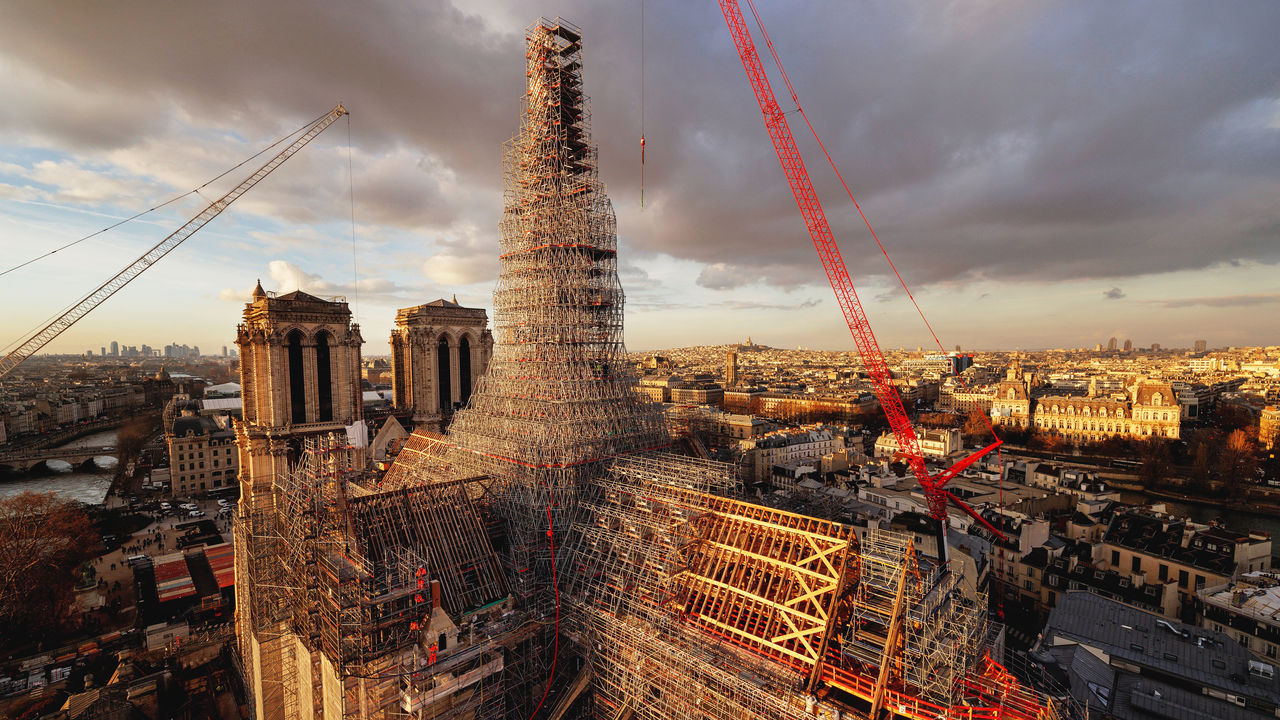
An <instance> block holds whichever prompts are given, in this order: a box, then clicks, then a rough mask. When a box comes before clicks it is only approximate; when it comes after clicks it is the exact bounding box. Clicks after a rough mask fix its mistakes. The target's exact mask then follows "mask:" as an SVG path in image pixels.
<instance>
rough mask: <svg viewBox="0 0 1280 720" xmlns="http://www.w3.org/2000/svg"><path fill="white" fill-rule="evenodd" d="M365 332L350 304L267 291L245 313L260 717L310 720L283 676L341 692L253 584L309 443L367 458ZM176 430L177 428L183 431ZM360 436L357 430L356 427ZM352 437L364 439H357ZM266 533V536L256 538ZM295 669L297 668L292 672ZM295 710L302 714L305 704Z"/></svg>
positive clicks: (241, 542) (240, 632)
mask: <svg viewBox="0 0 1280 720" xmlns="http://www.w3.org/2000/svg"><path fill="white" fill-rule="evenodd" d="M363 342H364V341H363V339H362V338H361V337H360V327H359V325H356V324H355V323H353V322H351V311H350V310H349V309H348V307H347V304H346V302H343V301H329V300H323V299H321V298H318V297H315V296H313V295H308V294H307V293H304V292H301V291H296V292H292V293H289V294H287V295H280V296H275V295H268V294H267V293H266V292H265V291H263V289H262V285H261V284H259V285H258V286H257V287H256V288H255V289H254V293H253V301H252V302H250V303H249V304H248V305H246V306H245V310H244V322H243V323H242V324H241V325H240V326H239V328H238V331H237V334H236V345H237V346H238V347H239V350H240V357H241V358H242V361H241V363H240V386H241V398H242V402H243V418H244V419H243V421H242V422H240V423H238V424H237V425H236V444H237V445H238V447H239V468H240V503H239V506H238V508H237V516H236V523H235V525H236V545H235V547H236V577H237V578H243V579H246V580H250V581H248V582H239V581H238V582H236V608H237V612H236V640H237V644H238V647H239V652H240V657H241V659H242V661H243V663H244V670H245V678H244V679H245V683H246V685H247V686H248V688H247V689H248V690H249V693H250V696H251V697H252V702H253V705H254V710H253V716H254V717H258V718H263V717H300V716H302V715H300V714H295V713H294V712H291V711H288V710H285V711H284V712H283V714H281V712H280V709H281V708H288V707H289V706H290V702H291V701H290V699H289V698H288V697H285V695H286V693H285V689H284V688H285V687H286V685H285V683H283V682H282V681H281V679H280V678H281V676H282V675H287V674H290V673H295V674H297V675H299V676H301V675H304V674H305V675H306V676H307V678H308V682H306V683H302V686H304V687H313V688H314V687H326V686H334V685H336V686H337V687H338V688H339V689H340V688H341V685H340V683H338V681H337V678H336V676H333V672H332V667H331V666H329V667H326V666H325V664H324V662H322V661H321V662H317V663H314V664H313V663H312V662H310V660H305V658H308V657H310V655H309V651H308V649H307V647H306V646H305V643H304V642H303V639H302V638H300V637H298V636H297V635H296V634H294V633H292V632H290V631H289V630H288V628H287V627H286V626H285V625H284V623H283V622H280V623H276V624H271V623H265V624H264V623H262V622H259V621H256V620H255V619H254V616H255V614H256V615H257V616H258V618H261V613H254V612H253V611H252V610H253V609H254V604H255V602H257V603H258V604H259V605H261V604H262V602H261V599H259V598H254V597H253V596H252V593H253V591H252V588H253V587H254V582H253V580H258V581H261V579H260V578H257V577H256V576H257V575H260V574H261V572H262V570H261V568H259V567H258V566H257V563H256V558H258V557H263V556H265V555H267V553H268V551H267V550H266V549H265V545H267V544H270V542H271V540H270V538H269V535H268V533H266V532H265V531H264V529H263V527H262V526H263V524H264V523H265V522H266V520H265V518H267V517H269V514H270V513H272V512H273V510H274V508H275V507H276V506H277V503H279V502H282V501H284V500H285V498H283V497H279V495H280V493H279V487H280V486H281V484H282V482H283V480H284V478H286V477H287V476H288V475H289V472H290V468H291V466H292V465H293V463H294V462H295V461H296V460H297V459H298V458H299V453H300V445H301V443H302V441H303V440H304V439H306V438H308V437H313V436H320V435H324V434H327V433H335V432H336V433H348V435H349V436H351V437H352V440H353V442H352V443H351V444H352V445H354V446H356V448H357V449H356V450H355V453H356V455H357V456H358V455H360V454H361V453H362V452H363V451H362V450H361V449H359V448H360V445H361V444H362V441H363V440H364V438H363V437H362V434H363V431H364V426H363V421H362V418H361V391H360V346H361V344H362V343H363ZM175 425H176V423H175ZM352 426H354V427H353V428H352V431H349V430H348V428H349V427H352ZM352 432H355V433H359V434H360V435H356V436H352V434H351V433H352ZM255 528H256V529H255ZM285 665H287V667H285ZM293 703H294V704H295V705H297V704H298V703H297V702H296V698H295V699H294V700H293Z"/></svg>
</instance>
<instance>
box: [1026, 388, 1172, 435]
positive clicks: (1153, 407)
mask: <svg viewBox="0 0 1280 720" xmlns="http://www.w3.org/2000/svg"><path fill="white" fill-rule="evenodd" d="M1032 423H1033V425H1034V426H1035V428H1036V429H1037V430H1039V431H1041V432H1046V433H1052V434H1055V435H1062V436H1064V437H1066V438H1068V439H1071V440H1075V441H1091V442H1096V441H1099V440H1103V439H1105V438H1107V437H1109V436H1112V435H1119V436H1122V437H1132V438H1140V439H1141V438H1149V437H1161V438H1169V439H1174V438H1178V437H1180V436H1181V434H1182V420H1181V408H1180V406H1179V405H1178V399H1177V395H1176V394H1175V393H1174V391H1173V388H1172V387H1171V386H1170V385H1169V383H1166V382H1154V381H1147V380H1141V381H1139V382H1138V383H1137V384H1135V385H1134V386H1133V387H1132V388H1130V390H1129V399H1127V400H1121V399H1117V398H1116V397H1114V396H1112V397H1097V396H1075V395H1046V396H1044V397H1041V398H1038V399H1036V400H1035V401H1034V404H1033V411H1032Z"/></svg>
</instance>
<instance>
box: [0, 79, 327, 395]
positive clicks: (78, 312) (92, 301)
mask: <svg viewBox="0 0 1280 720" xmlns="http://www.w3.org/2000/svg"><path fill="white" fill-rule="evenodd" d="M346 114H347V110H346V108H344V107H343V106H342V104H341V103H339V104H338V105H336V106H334V108H333V109H332V110H330V111H329V112H328V113H327V114H326V115H325V116H324V117H322V118H320V119H319V120H317V121H315V122H314V123H312V124H311V125H310V126H309V127H308V128H307V129H306V132H304V133H303V134H302V135H301V136H299V137H298V139H296V140H294V141H293V143H292V144H290V145H289V146H288V147H286V148H285V149H284V150H281V151H280V152H279V153H277V154H276V155H275V156H274V157H272V158H271V159H270V160H268V161H267V162H266V163H265V164H264V165H263V166H262V167H260V168H258V170H257V171H256V172H254V173H253V174H252V175H250V176H249V177H248V178H246V179H245V180H243V181H242V182H241V183H240V184H239V185H237V186H236V187H235V188H233V189H232V190H231V191H230V192H228V193H227V194H225V195H223V196H222V197H220V198H218V199H217V200H214V201H213V202H212V203H210V204H209V205H208V207H206V208H204V209H203V210H201V211H200V212H199V213H197V214H196V216H195V217H193V218H191V219H190V220H188V221H187V222H186V223H184V224H183V225H182V227H180V228H178V229H177V230H174V231H173V232H172V233H170V234H169V235H168V236H167V237H165V238H164V239H163V240H161V241H160V242H159V243H157V244H156V245H155V246H154V247H152V248H151V249H150V250H148V251H147V252H145V253H143V255H142V256H141V257H139V258H138V259H137V260H134V261H133V262H131V263H129V264H128V265H127V266H125V268H124V269H123V270H121V271H120V272H118V273H116V274H115V275H113V276H112V277H111V278H110V279H109V280H107V281H106V282H104V283H103V284H101V285H99V286H98V287H97V288H96V289H95V290H93V291H92V292H90V293H89V294H88V295H86V296H84V298H82V299H81V300H80V301H79V302H78V303H76V304H75V306H73V307H72V308H71V309H70V310H68V311H66V312H65V313H63V314H62V315H60V316H58V317H57V318H56V319H54V320H53V322H51V323H49V324H48V325H46V326H45V327H44V328H43V329H41V330H40V331H39V332H37V333H36V334H35V335H32V336H31V337H30V338H29V339H28V340H27V341H26V342H24V343H22V344H21V345H19V346H18V348H17V349H15V350H14V351H13V352H10V353H9V354H8V355H6V356H5V357H4V359H3V360H0V378H3V377H4V376H5V375H8V374H9V373H10V372H12V371H13V369H14V368H16V367H17V366H18V365H20V364H21V363H22V361H23V360H26V359H27V358H29V357H31V356H32V355H34V354H35V353H36V351H37V350H39V349H40V348H42V347H44V346H45V345H47V344H49V342H51V341H52V340H53V339H54V338H56V337H58V336H59V335H61V334H62V333H63V331H65V330H66V329H67V328H69V327H71V326H72V325H74V324H75V323H76V321H78V320H80V319H81V318H83V317H84V316H85V315H88V314H89V312H90V311H92V310H93V309H94V308H96V307H97V306H98V305H100V304H102V303H103V302H104V301H105V300H106V299H107V298H109V297H111V296H112V295H114V294H115V293H116V292H117V291H118V290H120V289H121V288H123V287H124V286H125V285H128V284H129V282H130V281H132V280H133V279H134V278H136V277H138V276H139V275H141V274H142V272H143V271H144V270H146V269H147V268H149V267H151V266H152V265H154V264H155V263H156V262H158V261H159V260H160V259H161V258H163V257H164V256H165V255H167V254H169V252H170V251H171V250H173V249H174V248H176V247H178V246H179V245H181V244H182V242H183V241H184V240H186V239H187V238H189V237H191V236H192V235H194V234H195V232H196V231H197V230H199V229H200V228H202V227H204V226H205V225H206V224H207V223H208V222H209V221H210V220H213V219H214V218H215V217H217V216H218V215H219V214H221V213H222V211H223V210H226V209H227V207H228V206H230V205H231V203H233V202H235V201H236V199H237V198H239V197H240V196H241V195H243V194H244V193H245V192H247V191H248V190H249V189H250V188H252V187H253V186H254V185H256V184H257V183H258V182H259V181H261V180H262V179H263V178H265V177H266V176H267V175H270V174H271V171H273V170H275V169H276V168H278V167H280V165H281V164H283V163H284V161H285V160H288V159H289V158H290V157H291V156H293V154H294V153H296V152H298V151H299V150H301V149H302V148H303V147H304V146H306V144H307V143H309V142H311V141H312V140H313V139H315V137H316V136H317V135H319V134H320V133H321V132H324V130H325V128H327V127H329V126H330V125H332V124H333V123H334V122H336V121H337V120H338V118H340V117H342V116H343V115H346Z"/></svg>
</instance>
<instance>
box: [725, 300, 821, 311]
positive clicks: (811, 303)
mask: <svg viewBox="0 0 1280 720" xmlns="http://www.w3.org/2000/svg"><path fill="white" fill-rule="evenodd" d="M821 304H822V301H821V300H818V299H817V298H811V299H809V300H804V301H802V302H798V303H790V304H788V303H763V302H753V301H744V300H730V301H728V302H722V303H719V305H720V307H724V308H727V309H729V310H807V309H809V308H811V307H817V306H819V305H821Z"/></svg>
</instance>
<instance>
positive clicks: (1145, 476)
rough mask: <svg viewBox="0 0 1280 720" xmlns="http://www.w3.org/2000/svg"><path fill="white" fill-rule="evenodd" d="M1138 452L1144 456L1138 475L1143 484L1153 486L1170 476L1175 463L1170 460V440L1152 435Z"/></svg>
mask: <svg viewBox="0 0 1280 720" xmlns="http://www.w3.org/2000/svg"><path fill="white" fill-rule="evenodd" d="M1138 453H1139V455H1140V456H1141V457H1142V466H1141V467H1139V468H1138V477H1139V479H1141V480H1142V484H1143V485H1145V486H1147V487H1153V486H1155V485H1158V484H1159V483H1160V482H1161V481H1163V480H1164V479H1165V478H1167V477H1168V476H1169V470H1170V469H1171V468H1172V467H1173V463H1172V462H1170V457H1169V443H1168V441H1166V440H1164V439H1162V438H1158V437H1154V436H1152V437H1150V438H1147V439H1146V440H1145V441H1144V442H1143V443H1142V445H1141V446H1140V447H1139V450H1138Z"/></svg>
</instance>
